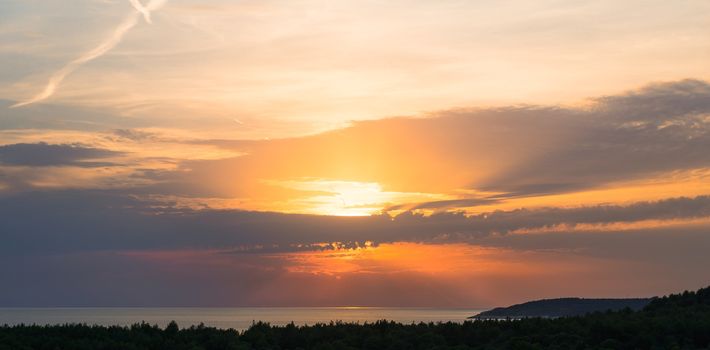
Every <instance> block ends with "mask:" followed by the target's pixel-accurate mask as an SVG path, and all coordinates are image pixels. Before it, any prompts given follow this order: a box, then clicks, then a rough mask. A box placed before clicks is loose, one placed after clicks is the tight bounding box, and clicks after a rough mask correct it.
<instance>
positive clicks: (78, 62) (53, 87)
mask: <svg viewBox="0 0 710 350" xmlns="http://www.w3.org/2000/svg"><path fill="white" fill-rule="evenodd" d="M130 1H131V4H132V5H133V6H134V8H135V9H136V11H137V12H135V13H132V14H131V15H129V16H127V17H126V18H125V19H124V20H123V21H122V22H121V23H120V24H119V25H118V27H116V29H115V30H114V31H113V32H112V33H111V35H110V36H109V37H108V38H106V40H104V41H103V42H101V44H99V45H98V46H96V47H95V48H93V49H91V50H89V51H88V52H85V53H83V54H82V55H81V56H79V57H78V58H77V59H75V60H73V61H71V62H69V63H67V64H66V65H65V66H64V67H62V68H61V69H59V70H58V71H56V72H55V73H54V74H52V76H51V77H50V78H49V81H48V82H47V85H46V86H45V87H44V89H43V90H42V91H41V92H40V93H38V94H37V95H35V96H33V97H31V98H30V99H28V100H25V101H22V102H18V103H15V104H13V105H12V106H10V108H17V107H22V106H27V105H30V104H33V103H37V102H40V101H44V100H46V99H48V98H49V97H51V96H52V95H54V93H55V92H56V91H57V88H58V87H59V85H60V84H61V83H62V81H64V79H65V78H66V77H67V76H69V75H70V74H71V73H73V72H74V71H75V70H77V69H79V67H81V66H82V65H83V64H85V63H87V62H90V61H92V60H95V59H97V58H99V57H101V56H103V55H104V54H106V53H107V52H109V51H110V50H111V49H113V48H114V47H115V46H116V45H118V44H119V43H120V42H121V40H123V37H124V36H125V35H126V33H128V32H129V31H130V30H131V29H132V28H133V27H135V25H136V24H137V23H138V17H139V16H140V15H143V16H144V18H145V20H146V22H148V23H151V20H150V12H151V11H155V10H157V9H159V8H160V7H162V6H163V5H164V4H165V3H166V2H167V0H151V1H150V2H149V3H148V4H147V5H145V6H143V5H142V4H141V3H140V2H139V1H138V0H130Z"/></svg>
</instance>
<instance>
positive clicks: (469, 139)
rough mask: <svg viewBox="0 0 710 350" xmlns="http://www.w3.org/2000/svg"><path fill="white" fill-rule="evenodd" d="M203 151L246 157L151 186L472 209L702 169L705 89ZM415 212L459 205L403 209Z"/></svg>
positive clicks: (441, 116)
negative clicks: (368, 194) (353, 191)
mask: <svg viewBox="0 0 710 350" xmlns="http://www.w3.org/2000/svg"><path fill="white" fill-rule="evenodd" d="M202 142H203V143H210V144H213V145H215V146H218V147H224V148H228V149H230V150H235V151H238V152H244V153H245V155H244V156H240V157H236V158H232V159H221V160H216V161H189V162H184V163H183V164H182V165H181V166H180V167H179V169H178V171H176V172H174V173H163V174H161V176H160V177H159V178H154V180H156V181H160V182H161V183H162V185H163V187H162V188H163V189H166V188H169V189H170V190H173V191H176V193H186V194H187V193H189V195H198V196H199V194H200V193H201V194H202V195H203V196H225V197H240V196H243V195H244V194H245V193H253V190H254V188H256V187H257V186H261V185H260V184H259V181H261V180H260V179H269V180H299V179H323V180H340V181H356V182H365V183H377V184H379V185H381V186H382V188H383V190H385V191H397V192H418V193H439V194H441V193H444V194H449V195H451V196H452V197H454V198H452V200H459V199H462V201H460V202H459V203H458V204H459V205H461V206H469V205H478V204H485V203H486V201H495V200H504V199H510V198H515V197H526V196H541V195H551V194H560V193H573V192H576V191H580V190H588V189H595V188H600V187H603V186H608V185H610V184H614V183H618V182H625V181H627V182H628V181H636V180H648V179H652V178H654V177H657V176H659V175H660V174H666V173H669V172H677V171H691V170H694V169H707V168H708V167H710V153H708V152H707V150H708V149H710V85H709V84H708V83H707V82H703V81H699V80H683V81H677V82H669V83H658V84H653V85H649V86H646V87H643V88H641V89H638V90H634V91H630V92H627V93H622V94H619V95H614V96H607V97H602V98H597V99H593V100H591V101H590V103H589V104H587V105H584V106H580V107H549V106H517V107H514V106H511V107H501V108H489V109H459V110H449V111H442V112H437V113H433V114H432V115H430V116H429V117H428V118H404V117H402V118H390V119H383V120H376V121H364V122H355V123H353V125H352V126H350V127H347V128H343V129H338V130H333V131H330V132H326V133H321V134H317V135H311V136H305V137H299V138H286V139H274V140H255V141H249V140H243V141H239V140H236V141H230V140H215V141H202ZM462 189H463V190H465V191H473V192H474V193H475V194H474V195H470V196H461V195H459V194H458V192H457V191H459V190H462ZM471 198H472V199H471ZM463 199H466V200H463ZM400 204H402V203H393V205H395V206H397V205H400ZM417 205H419V206H420V207H436V206H437V205H443V206H444V207H447V208H450V207H451V206H452V205H456V202H439V203H438V204H437V203H436V202H434V201H432V202H431V203H420V204H417V203H413V204H410V205H409V207H417Z"/></svg>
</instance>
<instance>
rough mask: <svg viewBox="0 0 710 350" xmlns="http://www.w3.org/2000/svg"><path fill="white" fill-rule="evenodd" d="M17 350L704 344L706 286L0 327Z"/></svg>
mask: <svg viewBox="0 0 710 350" xmlns="http://www.w3.org/2000/svg"><path fill="white" fill-rule="evenodd" d="M22 349H27V350H29V349H38V350H39V349H42V350H44V349H46V350H64V349H67V350H68V349H72V350H74V349H77V350H82V349H87V350H88V349H92V350H93V349H105V350H109V349H111V350H113V349H116V350H118V349H122V350H123V349H126V350H143V349H174V350H217V349H220V350H222V349H304V350H305V349H319V350H324V349H373V350H375V349H377V350H379V349H392V350H394V349H457V350H464V349H710V287H708V288H703V289H700V290H698V291H695V292H688V291H686V292H683V293H680V294H672V295H668V296H664V297H658V298H653V299H652V300H651V302H650V303H649V304H648V305H646V306H645V307H644V308H643V309H641V310H638V311H633V310H631V309H628V308H627V309H624V310H618V311H606V312H595V313H589V314H586V315H583V316H574V317H560V318H554V319H550V318H526V319H520V320H475V321H466V322H463V323H419V324H399V323H394V322H389V321H385V320H382V321H378V322H375V323H365V324H348V323H337V322H334V323H329V324H316V325H310V326H296V325H293V324H289V325H286V326H272V325H269V324H267V323H261V322H257V323H255V324H253V325H252V326H251V327H250V328H249V329H247V330H246V331H243V332H238V331H236V330H224V329H217V328H211V327H205V326H204V325H200V326H192V327H189V328H182V329H181V328H180V327H179V326H178V325H177V324H176V323H174V322H171V323H170V324H169V325H168V326H167V327H165V328H160V327H158V326H155V325H150V324H147V323H141V324H135V325H133V326H130V327H118V326H115V327H102V326H90V325H81V324H67V325H55V326H37V325H15V326H8V325H5V326H0V350H22Z"/></svg>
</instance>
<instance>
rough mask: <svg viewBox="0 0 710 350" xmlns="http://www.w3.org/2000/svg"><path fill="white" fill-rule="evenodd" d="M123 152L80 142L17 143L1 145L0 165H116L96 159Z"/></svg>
mask: <svg viewBox="0 0 710 350" xmlns="http://www.w3.org/2000/svg"><path fill="white" fill-rule="evenodd" d="M121 154H122V153H121V152H116V151H111V150H106V149H100V148H93V147H87V146H84V145H79V144H59V145H50V144H47V143H44V142H40V143H17V144H12V145H5V146H0V165H20V166H78V167H86V168H93V167H104V166H112V165H115V164H114V163H110V162H99V161H96V160H97V159H103V158H110V157H116V156H120V155H121Z"/></svg>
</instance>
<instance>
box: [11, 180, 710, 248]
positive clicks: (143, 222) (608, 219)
mask: <svg viewBox="0 0 710 350" xmlns="http://www.w3.org/2000/svg"><path fill="white" fill-rule="evenodd" d="M0 211H1V212H2V213H3V216H4V220H2V222H0V239H2V241H3V242H4V244H3V245H2V247H0V252H2V253H3V254H18V253H19V254H24V253H31V252H76V251H123V250H176V249H213V250H224V251H226V252H232V253H239V252H248V251H249V250H252V249H255V250H256V251H258V250H259V249H263V250H264V251H265V252H268V251H269V250H272V251H300V250H308V248H312V249H311V250H323V247H322V246H320V245H319V244H320V243H323V242H341V244H344V247H357V246H364V245H365V242H366V241H371V242H374V244H381V243H388V242H402V241H408V242H439V243H442V242H470V243H474V242H476V241H477V240H479V239H482V238H486V237H490V236H491V235H494V234H506V233H509V232H511V231H515V230H521V229H543V228H550V227H554V226H557V225H567V226H569V227H574V226H575V225H582V224H586V225H599V224H610V223H618V222H627V223H633V222H639V221H644V220H680V219H696V218H708V217H710V196H698V197H695V198H672V199H666V200H661V201H656V202H640V203H634V204H631V205H626V206H620V205H600V206H588V207H578V208H540V209H520V210H511V211H494V212H490V213H485V214H480V215H474V216H466V215H463V214H462V213H439V214H434V215H431V216H422V215H418V214H413V213H411V212H405V213H403V214H400V215H397V216H395V217H390V216H388V215H377V216H369V217H334V216H320V215H301V214H281V213H268V212H249V211H238V210H212V209H206V210H188V209H181V208H175V207H173V206H171V203H165V202H159V201H153V200H142V201H141V200H137V199H136V198H134V197H131V196H126V195H119V194H117V192H115V191H114V192H111V191H90V190H83V191H82V190H73V191H54V192H26V193H18V194H12V195H6V196H3V197H0ZM38 213H39V214H38ZM35 215H41V218H42V219H41V220H30V219H28V218H32V217H34V216H35Z"/></svg>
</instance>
